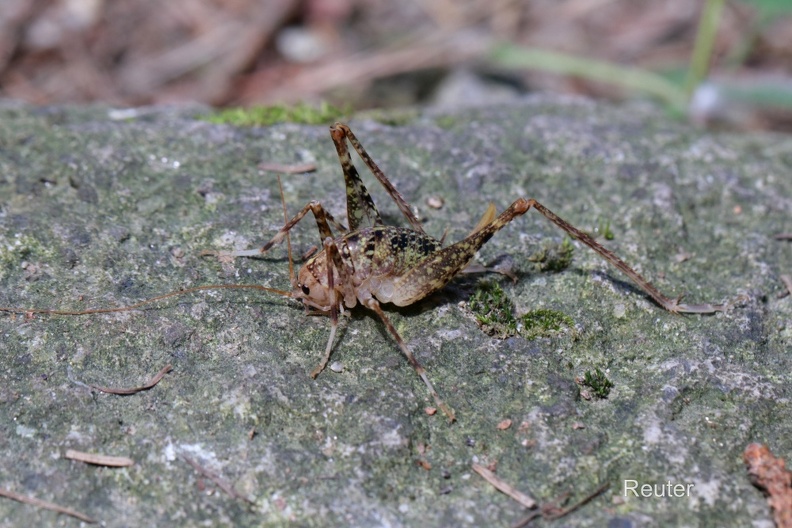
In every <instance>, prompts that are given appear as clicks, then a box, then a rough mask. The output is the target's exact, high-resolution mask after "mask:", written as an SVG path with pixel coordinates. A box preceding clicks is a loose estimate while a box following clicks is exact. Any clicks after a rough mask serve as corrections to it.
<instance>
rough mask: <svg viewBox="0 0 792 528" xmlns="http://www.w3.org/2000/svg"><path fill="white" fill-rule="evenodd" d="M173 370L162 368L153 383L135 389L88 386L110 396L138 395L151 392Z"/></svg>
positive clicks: (169, 367) (170, 367) (166, 367)
mask: <svg viewBox="0 0 792 528" xmlns="http://www.w3.org/2000/svg"><path fill="white" fill-rule="evenodd" d="M171 370H173V367H172V366H170V365H165V366H164V367H163V368H162V370H160V371H159V372H157V375H156V376H154V377H153V378H151V381H149V382H148V383H146V384H145V385H142V386H140V387H134V388H131V389H113V388H110V387H100V386H99V385H91V384H88V386H89V387H91V388H92V389H95V390H98V391H100V392H107V393H109V394H120V395H122V396H129V395H130V394H137V393H138V392H141V391H144V390H149V389H150V388H152V387H153V386H154V385H156V384H157V383H159V382H160V380H161V379H162V378H164V377H165V374H167V373H168V372H170V371H171Z"/></svg>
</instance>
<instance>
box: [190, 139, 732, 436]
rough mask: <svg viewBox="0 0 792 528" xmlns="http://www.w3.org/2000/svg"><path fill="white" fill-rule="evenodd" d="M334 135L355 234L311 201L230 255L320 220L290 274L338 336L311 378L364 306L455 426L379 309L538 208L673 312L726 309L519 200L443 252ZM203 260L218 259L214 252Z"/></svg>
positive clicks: (445, 277) (444, 277) (431, 287)
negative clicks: (686, 295) (372, 187)
mask: <svg viewBox="0 0 792 528" xmlns="http://www.w3.org/2000/svg"><path fill="white" fill-rule="evenodd" d="M330 133H331V136H332V138H333V142H334V143H335V146H336V150H337V151H338V157H339V160H340V162H341V167H342V169H343V172H344V179H345V182H346V193H347V217H348V220H349V229H346V228H344V226H342V225H341V224H339V223H338V222H336V221H335V219H333V218H332V216H330V215H329V213H327V212H326V211H325V210H324V208H323V207H322V205H321V204H320V203H319V202H317V201H312V202H310V203H308V204H307V205H306V206H305V207H303V208H302V210H301V211H300V212H299V213H297V215H295V216H294V217H293V218H292V219H291V220H289V221H287V222H286V224H285V225H284V226H283V228H282V229H281V230H280V231H279V232H278V233H277V234H276V235H275V237H274V238H273V239H272V240H270V241H269V242H268V243H267V244H265V245H264V246H263V247H262V248H260V249H254V250H242V251H234V252H230V253H224V255H229V256H234V257H239V256H256V255H261V254H263V253H266V252H267V251H269V250H270V249H271V248H272V247H273V246H274V245H275V244H278V243H280V242H282V241H283V239H284V238H287V237H288V233H289V231H290V230H291V229H292V228H293V227H294V226H295V225H296V224H297V223H298V222H299V221H300V220H301V219H302V218H303V217H304V216H305V215H306V214H307V213H308V212H309V211H310V212H311V213H313V215H314V218H315V219H316V224H317V227H318V229H319V234H320V236H321V239H322V250H321V251H320V252H318V253H317V254H316V255H314V256H313V257H311V258H310V259H309V260H308V261H307V262H306V263H305V264H304V265H303V267H302V268H301V269H300V271H299V273H298V274H297V276H296V277H295V276H294V273H293V272H291V281H292V292H291V295H290V296H291V297H293V298H295V299H299V300H301V301H302V302H303V304H304V305H305V306H306V308H311V309H314V310H318V311H319V312H321V313H324V314H327V315H329V316H330V320H331V331H330V336H329V339H328V342H327V347H326V349H325V355H324V358H323V359H322V362H321V363H320V365H319V366H318V367H317V368H316V369H314V371H313V372H312V373H311V376H312V377H316V376H317V375H318V374H319V373H320V372H321V371H322V370H323V369H324V367H325V366H326V365H327V362H328V361H329V357H330V353H331V351H332V347H333V340H334V339H335V334H336V328H337V326H338V315H339V313H341V312H343V311H344V309H345V308H353V307H355V306H356V305H357V304H361V305H362V306H364V307H366V308H368V309H370V310H372V311H374V312H375V313H376V314H377V316H378V317H379V318H380V319H381V320H382V322H383V323H384V324H385V326H386V327H387V329H388V331H389V332H390V333H391V335H392V336H393V337H394V339H395V340H396V342H397V343H398V345H399V347H400V348H401V350H402V352H403V353H404V355H405V356H406V357H407V359H408V361H409V362H410V364H411V365H412V366H413V367H414V368H415V370H416V372H417V373H418V375H419V376H420V377H421V379H423V381H424V383H425V384H426V386H427V387H428V388H429V392H430V393H431V394H432V396H433V397H434V399H435V401H436V402H437V404H438V406H439V407H440V408H441V409H442V410H443V411H444V412H445V413H446V415H448V417H449V418H450V419H451V420H454V413H453V411H452V410H451V409H450V408H449V407H448V406H447V405H446V404H445V403H444V402H443V401H442V400H441V399H440V397H439V395H438V394H437V392H436V391H435V389H434V388H433V387H432V384H431V382H430V381H429V379H428V377H427V375H426V372H425V370H424V369H423V367H421V365H420V364H419V363H418V361H417V360H416V359H415V357H414V356H413V354H412V352H411V351H410V349H409V348H408V347H407V345H406V344H405V342H404V340H403V339H402V338H401V336H400V335H399V333H398V332H397V331H396V329H395V327H394V326H393V324H392V323H391V322H390V320H389V319H388V317H387V316H386V315H385V313H384V312H383V310H382V308H381V306H380V303H392V304H395V305H397V306H407V305H410V304H412V303H415V302H417V301H419V300H421V299H423V298H424V297H426V296H427V295H429V294H431V293H433V292H435V291H437V290H439V289H440V288H442V287H443V286H445V285H446V284H447V283H448V282H449V281H450V280H451V279H453V278H454V277H455V276H456V275H457V274H458V273H459V272H461V271H462V270H463V269H464V268H465V267H466V266H467V265H468V264H469V263H470V261H471V260H472V259H473V257H474V255H475V254H476V252H477V251H478V250H479V249H480V248H481V247H482V246H483V245H484V244H485V243H486V242H487V241H488V240H489V239H490V238H491V237H492V236H493V235H494V234H495V233H496V232H497V231H499V230H500V229H502V228H503V227H504V226H505V225H506V224H508V223H509V222H511V221H512V220H513V219H514V218H516V217H518V216H521V215H523V214H525V213H526V212H527V211H528V210H529V209H531V208H534V209H536V210H537V211H539V212H540V213H541V214H542V215H544V216H545V217H546V218H547V219H549V220H550V221H551V222H553V223H554V224H556V225H557V226H558V227H560V228H561V229H563V230H564V231H566V232H567V233H569V234H570V235H572V236H573V237H574V238H576V239H578V240H580V241H581V242H583V243H584V244H586V245H587V246H589V247H590V248H592V249H593V250H594V251H596V252H597V253H599V254H600V255H601V256H602V257H604V258H605V259H606V260H608V261H609V262H610V263H612V264H613V265H614V266H616V267H617V268H618V269H619V270H621V271H622V272H624V273H625V274H626V275H627V276H628V277H630V278H631V279H632V280H633V281H634V282H635V283H636V284H637V285H638V286H639V287H640V288H641V289H642V290H644V291H645V292H646V293H647V294H648V295H649V296H650V297H652V298H653V299H654V300H655V301H656V302H657V303H658V304H659V305H660V306H662V307H663V308H665V309H667V310H669V311H671V312H674V313H679V312H688V313H711V312H714V311H718V310H721V309H722V307H721V306H715V305H710V304H702V305H688V304H681V303H680V302H679V299H670V298H668V297H666V296H665V295H663V294H662V293H660V291H658V290H657V289H656V288H655V287H654V286H652V284H651V283H649V281H647V280H646V279H644V278H643V277H642V276H641V275H640V274H638V273H637V272H636V271H635V270H633V269H632V268H631V267H630V266H628V265H627V264H626V263H625V262H624V261H622V260H621V259H620V258H618V257H617V256H616V255H615V254H613V253H612V252H611V251H610V250H608V249H606V248H605V247H603V246H602V245H600V244H599V243H598V242H596V241H595V240H594V239H593V238H591V237H590V236H589V235H587V234H586V233H584V232H583V231H580V230H579V229H577V228H575V227H573V226H572V225H570V224H569V223H567V222H566V221H564V220H563V219H561V218H559V217H558V216H556V215H555V214H554V213H553V212H551V211H550V210H549V209H547V208H546V207H544V206H543V205H542V204H540V203H539V202H537V201H536V200H528V199H525V198H518V199H517V200H516V201H515V202H514V203H512V205H511V206H509V208H507V209H506V210H505V211H504V212H503V213H501V214H500V215H499V216H497V217H496V216H495V209H494V206H492V205H490V207H489V208H488V210H487V212H486V213H485V214H484V217H483V218H482V219H481V221H479V223H478V225H477V226H476V228H475V229H474V230H473V231H472V232H471V233H470V234H469V235H468V236H467V237H465V238H464V239H462V240H460V241H459V242H456V243H454V244H451V245H449V246H446V247H443V245H442V243H441V242H440V241H438V240H436V239H434V238H432V237H431V236H429V235H427V234H426V233H425V232H424V230H423V226H422V225H421V222H420V221H419V220H418V218H417V217H416V216H415V214H414V213H413V212H412V210H411V209H410V206H409V205H408V204H407V202H406V201H405V200H404V198H403V197H402V196H401V195H400V194H399V192H398V191H397V190H396V189H395V188H394V187H393V185H392V184H391V182H390V181H389V180H388V179H387V177H386V176H385V175H384V174H383V173H382V171H381V170H380V169H379V167H378V166H377V165H376V163H374V161H373V160H372V159H371V157H369V155H368V154H367V153H366V151H365V149H364V148H363V146H362V145H361V144H360V142H359V141H358V140H357V138H356V137H355V136H354V134H353V133H352V131H351V130H350V129H349V127H347V126H346V125H343V124H340V123H336V124H335V125H334V126H332V127H331V128H330ZM347 141H349V142H350V143H351V144H352V146H353V147H354V149H355V150H356V151H357V153H358V154H359V155H360V157H361V158H362V159H363V161H364V162H365V164H366V165H367V166H368V168H369V169H370V170H371V172H372V173H373V174H374V176H375V177H376V178H377V180H379V182H380V183H381V184H382V185H383V186H384V187H385V189H386V190H387V191H388V194H389V195H390V196H391V198H392V199H393V200H394V201H395V202H396V204H397V206H398V207H399V209H400V210H401V212H402V214H404V216H405V218H406V219H407V221H408V222H409V223H410V225H411V227H412V228H411V229H407V228H400V227H393V226H386V225H384V224H383V222H382V219H381V218H380V215H379V212H378V211H377V208H376V206H375V205H374V202H373V201H372V199H371V197H370V195H369V193H368V191H367V189H366V187H365V186H364V185H363V182H362V181H361V179H360V175H359V174H358V172H357V169H355V167H354V165H353V164H352V161H351V159H350V155H349V151H348V149H347V144H346V142H347ZM331 224H332V225H333V226H334V227H335V228H336V229H337V230H339V231H340V232H341V234H338V235H334V234H333V232H332V230H331V228H330V226H331ZM204 253H205V254H218V252H214V251H207V252H204ZM290 261H291V259H290Z"/></svg>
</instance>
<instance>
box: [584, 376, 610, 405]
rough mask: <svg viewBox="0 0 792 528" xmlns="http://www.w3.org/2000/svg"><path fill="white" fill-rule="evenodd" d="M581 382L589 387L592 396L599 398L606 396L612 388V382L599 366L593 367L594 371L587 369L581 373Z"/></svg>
mask: <svg viewBox="0 0 792 528" xmlns="http://www.w3.org/2000/svg"><path fill="white" fill-rule="evenodd" d="M582 384H583V385H585V386H586V387H588V388H590V389H591V393H592V394H593V395H594V396H596V397H597V398H601V399H604V398H607V397H608V394H610V390H611V389H612V388H613V382H612V381H611V380H609V379H608V378H607V377H606V376H605V374H604V373H603V372H602V371H601V370H600V369H599V368H596V369H594V372H592V371H590V370H587V371H586V373H585V374H583V383H582Z"/></svg>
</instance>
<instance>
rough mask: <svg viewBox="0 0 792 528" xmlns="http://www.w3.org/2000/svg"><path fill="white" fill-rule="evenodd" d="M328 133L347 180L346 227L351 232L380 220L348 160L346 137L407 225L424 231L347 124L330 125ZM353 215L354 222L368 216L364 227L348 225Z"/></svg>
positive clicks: (405, 202) (378, 222) (377, 223)
mask: <svg viewBox="0 0 792 528" xmlns="http://www.w3.org/2000/svg"><path fill="white" fill-rule="evenodd" d="M330 135H331V137H332V138H333V143H335V146H336V150H337V151H338V159H339V161H340V162H341V168H342V169H343V170H344V178H345V179H346V182H347V214H348V215H349V223H350V226H349V227H350V229H352V230H353V231H354V230H356V229H358V228H359V227H371V226H374V225H382V219H380V216H379V213H378V212H377V208H376V207H375V206H374V202H373V201H372V200H371V196H370V195H369V193H368V191H367V190H366V188H365V187H364V186H363V183H362V182H361V180H360V175H359V174H358V172H357V169H355V167H354V165H352V160H351V159H350V157H349V150H348V149H347V147H346V143H345V142H344V140H345V139H348V140H349V142H350V143H351V144H352V147H353V148H354V149H355V151H356V152H357V153H358V155H359V156H360V159H362V160H363V162H364V163H365V164H366V166H367V167H368V168H369V170H370V171H371V173H372V174H373V175H374V176H375V177H376V178H377V180H378V181H379V182H380V183H381V184H382V186H383V187H385V190H386V191H388V194H389V195H390V197H391V198H392V199H393V201H394V202H396V205H397V206H398V207H399V210H400V211H401V212H402V214H403V215H404V217H405V218H406V219H407V221H408V222H410V225H411V226H412V227H413V229H414V230H416V231H418V232H419V233H424V234H425V232H424V229H423V225H422V224H421V221H420V220H418V218H417V217H416V216H415V213H413V211H412V208H411V207H410V205H409V204H408V203H407V201H406V200H405V199H404V197H403V196H402V195H401V193H399V191H397V190H396V187H394V186H393V184H392V183H391V182H390V180H389V179H388V178H387V176H385V173H383V172H382V170H381V169H380V168H379V167H378V166H377V164H376V163H374V160H373V159H371V156H369V155H368V152H366V149H364V148H363V145H361V144H360V141H358V139H357V138H356V137H355V134H353V133H352V131H351V130H350V129H349V127H348V126H346V125H344V124H342V123H336V124H335V125H333V126H332V127H330ZM353 202H354V203H357V202H362V204H361V206H358V205H355V206H354V207H353V206H352V204H353ZM372 210H373V214H372ZM358 211H360V213H358ZM353 215H355V216H356V219H357V221H362V220H363V217H364V216H365V217H366V219H368V220H369V221H370V222H371V223H369V224H367V225H364V226H359V227H352V225H351V224H352V223H353V220H352V216H353Z"/></svg>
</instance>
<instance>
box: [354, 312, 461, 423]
mask: <svg viewBox="0 0 792 528" xmlns="http://www.w3.org/2000/svg"><path fill="white" fill-rule="evenodd" d="M365 306H366V308H369V309H370V310H373V311H374V312H375V313H376V314H377V315H378V316H379V318H380V319H381V320H382V322H383V324H384V325H385V327H386V328H387V329H388V332H390V333H391V335H392V336H393V338H394V339H395V340H396V342H397V343H398V344H399V348H401V351H402V352H403V353H404V355H405V356H407V361H409V362H410V365H412V366H413V368H414V369H415V372H416V374H418V376H420V378H421V379H422V380H423V382H424V383H425V384H426V387H427V388H428V389H429V393H430V394H431V395H432V397H433V398H434V400H435V403H436V404H437V406H438V407H440V409H441V410H442V411H443V412H444V413H445V415H446V416H448V419H449V420H450V421H452V422H453V421H455V420H456V416H455V415H454V411H453V410H452V409H451V408H450V407H449V406H448V405H446V404H445V402H444V401H443V400H442V399H440V395H439V394H437V391H436V390H435V389H434V387H433V386H432V382H431V381H429V377H428V376H427V375H426V370H424V368H423V367H422V366H421V364H420V363H418V360H417V359H415V356H413V354H412V352H411V351H410V349H409V348H407V344H406V343H405V342H404V340H403V339H402V338H401V336H400V335H399V332H397V331H396V327H394V326H393V323H391V322H390V319H388V317H387V316H386V315H385V312H383V311H382V308H381V307H380V304H379V303H378V302H377V300H376V299H373V298H371V299H369V300H368V301H366V303H365Z"/></svg>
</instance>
